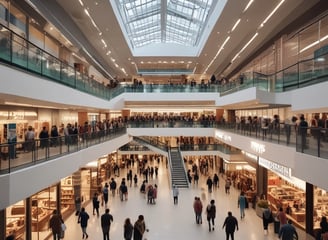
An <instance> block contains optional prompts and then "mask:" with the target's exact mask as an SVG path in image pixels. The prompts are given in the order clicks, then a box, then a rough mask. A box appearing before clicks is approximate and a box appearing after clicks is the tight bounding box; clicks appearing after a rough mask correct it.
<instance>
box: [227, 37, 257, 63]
mask: <svg viewBox="0 0 328 240" xmlns="http://www.w3.org/2000/svg"><path fill="white" fill-rule="evenodd" d="M257 35H258V33H255V34H254V36H253V37H252V38H251V39H250V40H249V41H248V42H247V43H246V44H245V46H244V47H243V48H242V49H241V50H240V51H239V52H238V53H237V54H236V56H234V58H233V59H232V60H231V62H234V61H235V60H236V58H237V57H238V56H239V55H240V54H241V53H242V52H243V51H244V50H245V49H246V48H247V47H248V45H249V44H251V42H253V41H254V39H255V38H256V36H257Z"/></svg>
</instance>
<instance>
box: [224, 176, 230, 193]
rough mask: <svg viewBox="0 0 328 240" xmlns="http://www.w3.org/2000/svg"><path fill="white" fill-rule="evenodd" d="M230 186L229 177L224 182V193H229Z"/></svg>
mask: <svg viewBox="0 0 328 240" xmlns="http://www.w3.org/2000/svg"><path fill="white" fill-rule="evenodd" d="M230 186H231V180H230V178H227V180H226V182H225V193H226V194H230Z"/></svg>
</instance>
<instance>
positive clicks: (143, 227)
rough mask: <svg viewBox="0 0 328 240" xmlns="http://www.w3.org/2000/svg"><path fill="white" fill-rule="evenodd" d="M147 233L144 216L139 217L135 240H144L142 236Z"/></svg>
mask: <svg viewBox="0 0 328 240" xmlns="http://www.w3.org/2000/svg"><path fill="white" fill-rule="evenodd" d="M145 231H146V224H145V220H144V216H143V215H139V217H138V220H137V221H136V222H135V223H134V227H133V240H142V236H143V234H144V233H145Z"/></svg>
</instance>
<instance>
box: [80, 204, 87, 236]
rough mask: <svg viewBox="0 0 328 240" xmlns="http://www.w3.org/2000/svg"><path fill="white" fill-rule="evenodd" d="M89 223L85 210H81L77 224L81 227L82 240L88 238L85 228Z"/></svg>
mask: <svg viewBox="0 0 328 240" xmlns="http://www.w3.org/2000/svg"><path fill="white" fill-rule="evenodd" d="M88 221H89V214H88V213H87V212H86V211H85V208H84V207H83V208H81V212H80V214H79V218H78V220H77V222H78V223H79V224H80V225H81V229H82V239H84V237H85V238H88V237H89V235H88V234H87V226H88Z"/></svg>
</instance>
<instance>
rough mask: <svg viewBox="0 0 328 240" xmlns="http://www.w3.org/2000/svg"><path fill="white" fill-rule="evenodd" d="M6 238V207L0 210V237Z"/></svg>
mask: <svg viewBox="0 0 328 240" xmlns="http://www.w3.org/2000/svg"><path fill="white" fill-rule="evenodd" d="M5 238H6V209H2V210H0V239H5Z"/></svg>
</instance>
